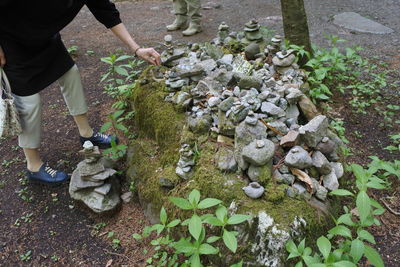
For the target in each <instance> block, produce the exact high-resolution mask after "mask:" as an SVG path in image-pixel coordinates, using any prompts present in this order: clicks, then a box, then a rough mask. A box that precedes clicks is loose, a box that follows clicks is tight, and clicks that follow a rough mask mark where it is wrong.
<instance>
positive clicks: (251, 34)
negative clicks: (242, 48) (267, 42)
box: [244, 19, 263, 43]
mask: <svg viewBox="0 0 400 267" xmlns="http://www.w3.org/2000/svg"><path fill="white" fill-rule="evenodd" d="M244 34H245V38H246V39H245V41H247V42H248V43H251V42H256V43H260V42H262V41H263V37H262V35H261V32H260V24H258V21H256V20H254V19H253V20H251V21H249V22H247V23H246V24H245V28H244Z"/></svg>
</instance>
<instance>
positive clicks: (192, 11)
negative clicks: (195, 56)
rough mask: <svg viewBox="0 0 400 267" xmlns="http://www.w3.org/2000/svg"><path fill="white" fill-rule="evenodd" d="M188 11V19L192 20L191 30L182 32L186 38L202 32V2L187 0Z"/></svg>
mask: <svg viewBox="0 0 400 267" xmlns="http://www.w3.org/2000/svg"><path fill="white" fill-rule="evenodd" d="M186 2H187V9H188V13H187V14H188V18H189V19H190V24H189V28H187V29H186V30H185V31H183V32H182V34H183V35H185V36H191V35H194V34H196V33H198V32H201V31H202V28H201V25H200V21H201V14H200V9H201V3H200V0H186Z"/></svg>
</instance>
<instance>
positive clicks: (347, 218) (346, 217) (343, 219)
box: [337, 213, 354, 226]
mask: <svg viewBox="0 0 400 267" xmlns="http://www.w3.org/2000/svg"><path fill="white" fill-rule="evenodd" d="M337 223H338V224H345V225H348V226H353V225H354V222H353V221H352V220H351V214H350V213H346V214H343V215H341V216H340V217H339V219H338V220H337Z"/></svg>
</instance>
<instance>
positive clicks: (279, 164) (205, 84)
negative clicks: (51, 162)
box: [162, 20, 343, 201]
mask: <svg viewBox="0 0 400 267" xmlns="http://www.w3.org/2000/svg"><path fill="white" fill-rule="evenodd" d="M165 40H166V43H167V41H168V44H166V45H167V47H168V49H167V51H165V52H164V53H163V54H162V58H163V64H164V65H166V66H169V67H170V70H169V71H168V72H167V73H166V74H165V77H166V88H167V90H168V91H169V92H170V93H169V94H168V95H167V97H166V98H165V100H166V101H168V102H173V103H174V104H175V105H176V107H177V108H178V109H180V110H184V111H186V112H187V122H188V126H189V128H190V130H191V131H192V132H194V133H196V134H207V133H210V135H211V137H213V138H215V139H217V141H218V142H221V143H225V144H228V145H227V146H223V147H222V148H221V149H220V150H219V151H218V153H217V154H216V155H215V157H216V164H217V167H218V168H219V169H220V170H221V171H224V172H240V173H243V174H245V175H246V176H247V177H248V179H249V180H250V181H251V183H250V184H249V186H248V187H245V188H243V190H244V191H245V193H246V194H247V195H248V196H249V197H252V198H257V197H260V196H261V195H262V193H263V192H264V187H266V186H267V185H268V184H269V183H271V181H272V179H274V180H275V181H276V182H278V183H282V184H287V185H288V187H287V189H286V194H287V195H288V196H289V197H298V196H300V197H304V198H306V199H310V198H311V197H312V196H315V197H316V198H318V199H319V200H322V201H324V200H325V199H326V197H327V192H328V191H330V190H334V189H337V188H338V186H339V184H338V179H339V178H340V177H342V176H343V166H342V164H341V163H339V162H338V160H339V157H338V154H337V151H338V149H339V145H341V141H340V139H339V138H338V137H337V136H336V135H335V134H334V133H333V132H332V131H330V130H329V122H328V118H327V117H326V116H323V115H318V113H317V112H316V108H315V106H314V105H313V104H312V102H311V101H310V99H309V98H308V97H306V95H305V92H306V90H307V89H308V88H307V83H306V78H307V77H306V74H305V72H304V71H303V70H301V69H299V66H298V65H297V64H296V62H295V61H296V55H295V51H294V50H291V49H289V50H286V49H283V50H281V42H282V37H281V36H278V35H277V36H275V37H274V38H272V39H271V41H270V42H267V41H266V40H265V39H264V38H263V37H262V35H261V32H260V26H259V25H258V22H257V21H254V20H252V21H250V22H249V23H247V24H246V27H245V29H244V33H232V32H229V26H228V25H226V24H225V23H223V24H221V26H220V27H219V33H218V37H217V38H216V39H215V40H214V41H213V42H212V44H205V45H199V44H189V45H188V47H186V48H173V46H172V39H171V37H170V36H167V37H166V38H165ZM240 46H242V49H241V50H240V51H241V52H243V53H227V52H226V51H227V50H229V48H232V47H240ZM180 153H181V158H180V160H179V162H178V165H177V168H176V174H177V175H178V176H179V177H181V178H183V179H185V180H187V179H190V177H191V173H192V170H193V168H194V164H195V163H194V161H193V151H192V150H191V148H190V145H188V144H185V145H183V147H182V149H181V150H180ZM260 192H261V194H260Z"/></svg>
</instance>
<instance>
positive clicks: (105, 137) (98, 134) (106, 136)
mask: <svg viewBox="0 0 400 267" xmlns="http://www.w3.org/2000/svg"><path fill="white" fill-rule="evenodd" d="M95 136H96V137H97V136H99V137H101V138H103V139H107V138H108V135H106V134H102V133H96V135H95Z"/></svg>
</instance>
